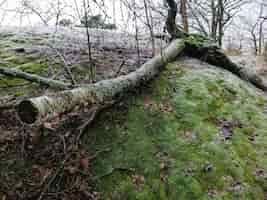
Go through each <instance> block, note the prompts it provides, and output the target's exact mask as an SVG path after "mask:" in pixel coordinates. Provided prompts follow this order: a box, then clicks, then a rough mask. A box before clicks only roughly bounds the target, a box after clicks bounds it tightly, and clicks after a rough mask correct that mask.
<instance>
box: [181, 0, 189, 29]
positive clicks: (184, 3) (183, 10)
mask: <svg viewBox="0 0 267 200" xmlns="http://www.w3.org/2000/svg"><path fill="white" fill-rule="evenodd" d="M180 4H181V6H180V14H181V17H182V21H183V28H184V31H185V32H186V33H188V32H189V25H188V14H187V0H181V3H180Z"/></svg>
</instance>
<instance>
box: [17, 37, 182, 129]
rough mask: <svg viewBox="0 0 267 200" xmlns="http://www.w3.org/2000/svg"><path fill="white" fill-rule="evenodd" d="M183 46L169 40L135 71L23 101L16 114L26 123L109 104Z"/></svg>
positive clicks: (152, 73)
mask: <svg viewBox="0 0 267 200" xmlns="http://www.w3.org/2000/svg"><path fill="white" fill-rule="evenodd" d="M184 47H185V46H184V41H183V40H173V41H172V42H171V44H170V45H169V46H168V47H167V48H166V49H165V50H163V52H162V54H161V55H157V56H155V57H154V58H152V59H151V60H149V61H148V62H146V63H145V64H144V65H143V66H141V67H140V68H139V69H138V70H136V71H135V72H132V73H130V74H128V75H125V76H120V77H118V78H114V79H109V80H103V81H100V82H98V83H95V84H90V85H87V86H83V87H79V88H76V89H72V90H66V91H63V92H60V93H56V94H52V95H49V96H41V97H37V98H32V99H29V100H24V101H22V102H21V103H20V104H19V106H18V114H19V116H20V118H21V120H22V121H23V122H26V123H29V124H30V123H34V122H35V121H37V120H39V119H42V118H45V119H51V118H53V117H56V116H58V115H60V114H63V113H66V112H70V111H72V110H73V109H74V108H76V107H81V108H82V107H84V106H87V107H90V106H93V105H103V104H106V103H110V102H111V101H113V100H114V99H116V97H119V96H121V95H123V94H125V92H126V91H128V90H131V89H133V88H135V87H137V86H140V85H141V84H143V83H146V82H147V81H149V80H151V79H153V78H154V77H155V76H156V75H158V74H159V72H160V71H161V70H162V68H163V67H164V65H166V64H167V63H169V62H171V61H174V60H175V58H177V56H178V55H179V54H180V53H181V52H182V51H183V50H184Z"/></svg>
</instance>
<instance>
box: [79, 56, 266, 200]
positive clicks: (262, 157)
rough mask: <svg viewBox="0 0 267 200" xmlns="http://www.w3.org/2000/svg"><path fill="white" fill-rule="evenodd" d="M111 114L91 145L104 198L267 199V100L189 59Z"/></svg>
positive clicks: (86, 141)
mask: <svg viewBox="0 0 267 200" xmlns="http://www.w3.org/2000/svg"><path fill="white" fill-rule="evenodd" d="M126 102H127V103H126V104H125V103H124V104H121V105H120V106H118V107H117V109H116V111H114V108H113V109H112V110H110V111H109V112H106V113H105V114H103V115H102V116H101V117H100V118H99V119H98V120H97V122H96V123H95V124H94V126H93V127H92V128H90V129H89V130H88V133H87V135H86V136H84V138H83V145H84V147H85V148H88V149H89V150H90V151H93V150H95V151H98V150H99V149H105V148H108V149H109V150H110V151H108V152H105V153H101V154H99V155H98V157H97V159H96V160H95V161H94V162H93V163H92V171H93V175H94V180H95V181H96V182H97V189H98V190H99V191H101V192H102V193H103V194H104V196H103V199H138V200H141V199H145V200H148V199H162V200H165V199H169V200H172V199H173V200H174V199H264V198H266V195H265V191H266V189H267V180H266V177H267V174H266V173H267V171H266V170H267V156H266V153H267V152H266V147H267V123H266V122H267V116H266V113H264V107H265V106H266V103H267V101H266V98H265V97H264V96H263V94H261V93H260V92H259V91H257V90H256V89H255V88H254V87H253V86H251V85H248V84H247V83H245V82H244V81H241V80H240V79H238V78H237V77H235V76H233V75H232V74H230V73H229V72H226V71H223V70H221V69H218V68H215V67H213V66H209V65H207V64H205V63H200V62H199V61H197V60H191V59H185V60H180V61H177V62H175V63H172V64H169V65H168V66H167V70H166V71H165V72H164V73H162V74H161V76H160V77H159V79H158V80H155V81H154V82H152V83H151V84H149V85H148V86H147V87H146V88H143V89H142V92H141V94H129V97H128V98H127V100H126Z"/></svg>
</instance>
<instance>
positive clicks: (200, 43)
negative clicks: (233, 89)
mask: <svg viewBox="0 0 267 200" xmlns="http://www.w3.org/2000/svg"><path fill="white" fill-rule="evenodd" d="M185 45H186V47H185V54H186V55H188V56H190V57H194V58H198V59H200V60H202V61H204V62H207V63H209V64H211V65H214V66H217V67H220V68H223V69H225V70H227V71H230V72H232V73H233V74H235V75H237V76H238V77H239V78H241V79H243V80H245V81H248V82H250V83H251V84H253V85H254V86H256V87H257V88H259V89H261V90H264V91H267V82H266V81H265V80H264V79H262V78H261V77H260V76H259V75H258V74H257V73H256V72H255V71H253V69H247V68H245V67H241V66H239V65H237V64H235V63H233V62H232V61H231V60H230V59H229V58H228V56H226V55H225V54H224V53H223V52H222V50H221V49H220V48H219V47H218V46H217V45H216V44H214V43H212V42H211V41H210V40H208V39H206V38H205V37H202V36H200V35H191V36H189V37H187V38H185Z"/></svg>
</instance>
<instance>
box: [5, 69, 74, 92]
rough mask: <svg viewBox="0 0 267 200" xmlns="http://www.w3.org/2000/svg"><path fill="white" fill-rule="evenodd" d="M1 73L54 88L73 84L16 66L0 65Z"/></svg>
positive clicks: (65, 87) (63, 87) (66, 87)
mask: <svg viewBox="0 0 267 200" xmlns="http://www.w3.org/2000/svg"><path fill="white" fill-rule="evenodd" d="M0 74H3V75H6V76H10V77H13V78H21V79H25V80H28V81H31V82H35V83H38V84H40V85H45V86H48V87H50V88H53V89H63V90H64V89H70V88H71V84H67V83H64V82H62V81H57V80H52V79H48V78H44V77H41V76H38V75H36V74H30V73H26V72H23V71H21V70H18V69H14V68H6V67H0Z"/></svg>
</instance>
